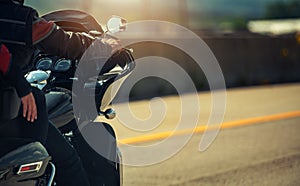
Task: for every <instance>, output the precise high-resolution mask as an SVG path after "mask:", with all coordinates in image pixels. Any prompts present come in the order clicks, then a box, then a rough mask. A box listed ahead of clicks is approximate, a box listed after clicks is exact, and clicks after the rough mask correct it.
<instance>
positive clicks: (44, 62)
mask: <svg viewBox="0 0 300 186" xmlns="http://www.w3.org/2000/svg"><path fill="white" fill-rule="evenodd" d="M51 66H52V59H50V58H48V57H45V58H41V59H39V60H38V62H37V63H36V69H38V70H49V69H51Z"/></svg>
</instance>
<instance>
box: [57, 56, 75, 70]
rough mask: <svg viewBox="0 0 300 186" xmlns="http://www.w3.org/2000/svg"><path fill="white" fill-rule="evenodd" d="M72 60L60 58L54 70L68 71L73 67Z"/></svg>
mask: <svg viewBox="0 0 300 186" xmlns="http://www.w3.org/2000/svg"><path fill="white" fill-rule="evenodd" d="M71 65H72V62H71V60H69V59H59V60H58V61H57V62H56V63H55V65H54V70H55V71H57V72H66V71H68V70H69V69H70V68H71Z"/></svg>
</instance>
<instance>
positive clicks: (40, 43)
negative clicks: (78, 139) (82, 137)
mask: <svg viewBox="0 0 300 186" xmlns="http://www.w3.org/2000/svg"><path fill="white" fill-rule="evenodd" d="M23 3H24V1H23V0H0V28H1V29H0V42H2V43H3V44H2V45H1V54H0V57H1V59H0V63H1V65H0V71H1V73H2V75H3V80H4V81H5V82H6V83H7V84H9V85H11V86H13V87H15V89H16V91H17V93H18V96H19V97H20V98H21V102H22V106H21V108H20V114H19V115H20V116H19V117H17V118H15V119H13V120H11V121H9V122H6V123H0V138H2V139H3V138H7V137H10V138H11V137H16V138H29V139H32V140H35V141H39V142H41V143H42V144H43V145H44V146H45V147H46V149H47V151H48V152H49V154H50V155H51V157H52V161H53V163H54V164H55V166H56V168H57V172H56V181H57V184H58V185H63V186H65V185H71V186H76V185H80V186H85V185H89V183H88V179H87V176H86V174H85V171H84V169H83V167H82V164H81V161H80V158H79V157H78V155H77V152H76V150H75V149H74V148H73V147H72V146H71V145H70V144H69V143H68V142H67V141H66V140H65V139H64V137H63V136H62V135H61V134H60V132H59V131H58V130H57V129H56V128H55V126H53V125H52V124H48V116H47V109H46V106H45V105H46V104H45V97H44V94H43V93H42V92H41V91H40V90H38V89H36V88H33V87H31V86H30V84H29V83H28V82H27V81H26V79H25V78H24V74H25V73H24V69H29V68H30V66H32V64H31V63H30V62H31V61H32V60H31V57H32V55H33V51H34V49H36V48H38V49H39V50H41V51H43V52H46V53H48V54H53V55H56V56H61V57H65V58H69V59H79V58H80V57H81V56H82V55H83V53H84V51H85V50H86V49H87V48H88V47H89V46H90V45H93V41H94V38H93V37H90V36H88V35H86V34H81V33H74V32H65V31H64V30H63V29H61V28H60V27H59V26H57V25H55V24H54V23H53V22H48V21H46V20H44V19H43V18H40V17H39V16H38V14H37V12H36V11H35V10H34V9H32V8H30V7H26V6H24V5H23ZM7 20H8V21H7ZM18 23H19V24H18ZM20 23H21V24H20ZM58 42H59V43H58ZM101 43H102V49H106V51H110V52H113V51H114V50H115V49H116V48H118V47H119V43H118V41H116V40H114V39H111V38H110V39H102V40H101ZM99 50H100V49H99ZM1 86H3V85H2V84H1ZM9 147H10V148H9ZM12 147H13V146H12V145H11V144H7V148H6V151H8V150H9V149H11V148H12Z"/></svg>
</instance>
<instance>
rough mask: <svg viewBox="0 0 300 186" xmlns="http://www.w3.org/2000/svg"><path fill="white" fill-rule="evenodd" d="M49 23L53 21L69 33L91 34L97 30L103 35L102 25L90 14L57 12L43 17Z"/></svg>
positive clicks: (76, 11) (66, 11)
mask: <svg viewBox="0 0 300 186" xmlns="http://www.w3.org/2000/svg"><path fill="white" fill-rule="evenodd" d="M43 18H44V19H46V20H48V21H53V22H55V24H57V25H58V26H61V27H62V28H63V29H64V30H67V31H77V32H89V31H91V30H95V31H98V32H101V33H103V29H102V28H101V26H100V24H99V23H98V22H97V21H96V20H95V19H94V18H93V17H92V16H91V15H89V14H87V13H85V12H82V11H79V10H61V11H55V12H52V13H49V14H46V15H44V16H43Z"/></svg>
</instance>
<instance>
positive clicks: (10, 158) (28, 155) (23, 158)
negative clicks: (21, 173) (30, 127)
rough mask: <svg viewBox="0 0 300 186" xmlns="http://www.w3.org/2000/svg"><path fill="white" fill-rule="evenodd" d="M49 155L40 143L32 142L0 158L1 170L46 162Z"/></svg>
mask: <svg viewBox="0 0 300 186" xmlns="http://www.w3.org/2000/svg"><path fill="white" fill-rule="evenodd" d="M47 158H49V154H48V152H47V150H46V149H45V147H44V146H43V145H42V144H41V143H40V142H31V143H28V144H26V145H22V146H20V147H18V148H16V149H15V150H12V151H10V152H8V153H7V154H5V155H4V156H2V157H1V158H0V169H1V168H3V167H10V166H14V165H20V164H24V163H31V162H35V161H44V160H45V159H47Z"/></svg>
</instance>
